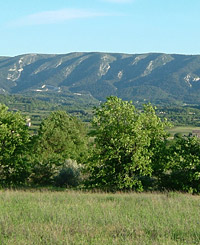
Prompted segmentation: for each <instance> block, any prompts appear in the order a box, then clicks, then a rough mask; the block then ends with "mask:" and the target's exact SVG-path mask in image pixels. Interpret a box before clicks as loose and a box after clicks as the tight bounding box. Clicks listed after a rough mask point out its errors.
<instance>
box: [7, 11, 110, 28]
mask: <svg viewBox="0 0 200 245" xmlns="http://www.w3.org/2000/svg"><path fill="white" fill-rule="evenodd" d="M108 15H110V14H108V13H101V12H96V11H88V10H83V9H61V10H55V11H44V12H39V13H35V14H31V15H27V16H25V17H22V18H21V19H18V20H16V21H13V22H11V23H9V26H31V25H44V24H56V23H60V22H64V21H67V20H71V19H81V18H92V17H100V16H108Z"/></svg>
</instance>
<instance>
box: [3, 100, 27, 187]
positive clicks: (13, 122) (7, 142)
mask: <svg viewBox="0 0 200 245" xmlns="http://www.w3.org/2000/svg"><path fill="white" fill-rule="evenodd" d="M28 143H29V134H28V127H27V126H26V120H25V118H23V117H22V116H21V114H20V113H13V112H10V111H8V108H7V107H6V106H5V105H1V104H0V182H1V183H2V184H3V185H5V184H7V185H15V184H20V183H23V182H24V181H25V179H26V178H27V176H28V174H29V169H30V165H29V164H28V162H27V159H26V156H27V151H28Z"/></svg>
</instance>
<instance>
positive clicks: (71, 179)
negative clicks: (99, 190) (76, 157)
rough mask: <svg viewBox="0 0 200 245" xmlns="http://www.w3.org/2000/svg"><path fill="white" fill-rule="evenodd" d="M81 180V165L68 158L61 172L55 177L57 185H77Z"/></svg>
mask: <svg viewBox="0 0 200 245" xmlns="http://www.w3.org/2000/svg"><path fill="white" fill-rule="evenodd" d="M80 182H81V166H80V165H78V164H77V162H76V161H73V160H70V159H69V160H66V162H65V165H64V166H63V167H62V168H61V170H60V172H59V174H58V175H57V176H56V177H55V178H54V183H55V186H57V187H76V186H78V185H79V184H80Z"/></svg>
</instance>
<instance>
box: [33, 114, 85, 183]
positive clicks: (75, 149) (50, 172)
mask: <svg viewBox="0 0 200 245" xmlns="http://www.w3.org/2000/svg"><path fill="white" fill-rule="evenodd" d="M86 154H87V137H86V129H85V127H84V125H83V124H82V122H80V121H79V120H78V119H76V118H75V117H72V116H70V115H68V114H67V113H66V112H64V111H56V112H52V113H51V114H50V116H49V117H48V118H46V119H45V120H44V121H43V122H42V123H41V125H40V129H39V132H38V135H37V136H35V137H34V142H33V173H32V179H33V180H34V181H35V182H37V183H41V184H44V183H50V182H51V181H52V180H53V177H54V176H55V175H56V173H57V172H58V171H59V168H60V167H62V165H63V164H64V162H65V160H67V159H73V160H76V161H77V162H78V163H82V162H83V161H84V158H85V156H86Z"/></svg>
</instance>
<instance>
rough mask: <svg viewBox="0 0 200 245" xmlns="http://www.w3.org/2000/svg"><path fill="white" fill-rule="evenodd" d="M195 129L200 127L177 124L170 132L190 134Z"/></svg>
mask: <svg viewBox="0 0 200 245" xmlns="http://www.w3.org/2000/svg"><path fill="white" fill-rule="evenodd" d="M193 130H200V127H192V126H177V127H173V128H171V129H169V130H168V131H169V133H170V134H172V135H174V134H176V133H181V134H182V135H188V134H189V133H192V131H193Z"/></svg>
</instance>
